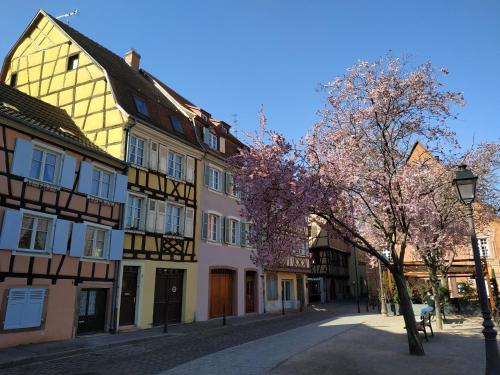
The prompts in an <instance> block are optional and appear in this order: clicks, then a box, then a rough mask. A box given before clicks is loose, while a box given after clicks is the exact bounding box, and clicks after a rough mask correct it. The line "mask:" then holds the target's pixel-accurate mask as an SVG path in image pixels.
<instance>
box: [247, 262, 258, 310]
mask: <svg viewBox="0 0 500 375" xmlns="http://www.w3.org/2000/svg"><path fill="white" fill-rule="evenodd" d="M256 276H257V273H256V272H255V271H247V273H246V274H245V312H246V313H253V312H255V286H256V282H255V280H256Z"/></svg>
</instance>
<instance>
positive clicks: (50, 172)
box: [43, 152, 57, 182]
mask: <svg viewBox="0 0 500 375" xmlns="http://www.w3.org/2000/svg"><path fill="white" fill-rule="evenodd" d="M56 162H57V156H56V155H55V154H52V153H50V152H47V153H46V154H45V168H44V172H43V180H44V181H46V182H54V179H55V174H56Z"/></svg>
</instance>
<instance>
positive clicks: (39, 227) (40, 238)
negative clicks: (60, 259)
mask: <svg viewBox="0 0 500 375" xmlns="http://www.w3.org/2000/svg"><path fill="white" fill-rule="evenodd" d="M36 222H37V224H36V235H35V244H34V246H33V248H34V249H35V250H45V247H46V242H47V233H48V231H49V219H45V218H37V220H36Z"/></svg>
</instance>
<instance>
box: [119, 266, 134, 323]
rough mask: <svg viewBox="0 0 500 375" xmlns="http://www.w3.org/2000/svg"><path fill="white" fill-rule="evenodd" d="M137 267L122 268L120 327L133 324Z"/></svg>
mask: <svg viewBox="0 0 500 375" xmlns="http://www.w3.org/2000/svg"><path fill="white" fill-rule="evenodd" d="M138 274H139V267H136V266H124V267H123V277H122V293H121V302H120V325H122V326H127V325H132V324H135V303H136V297H137V275H138Z"/></svg>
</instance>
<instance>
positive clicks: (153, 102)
mask: <svg viewBox="0 0 500 375" xmlns="http://www.w3.org/2000/svg"><path fill="white" fill-rule="evenodd" d="M40 13H41V14H43V15H45V16H46V17H48V18H50V19H51V20H52V21H53V22H54V23H55V24H56V25H58V26H59V27H60V29H61V30H62V31H63V32H65V33H66V34H67V35H68V37H69V38H70V39H72V40H73V41H74V42H75V43H76V44H78V45H79V46H80V47H81V48H82V49H83V50H84V51H85V52H87V53H88V54H89V55H90V56H91V58H93V59H94V60H95V61H96V62H97V63H98V64H99V65H100V66H101V67H102V68H103V69H104V70H105V71H106V74H107V76H108V78H109V81H110V82H109V83H110V84H111V87H112V89H113V93H114V95H115V99H116V101H117V103H118V105H119V106H120V107H121V108H123V109H124V110H125V112H127V113H128V114H129V115H131V116H134V117H136V118H138V119H140V120H141V122H144V123H146V124H149V125H152V126H153V127H156V128H158V129H160V130H163V131H167V132H168V133H171V134H172V135H173V136H175V137H176V138H180V139H182V140H185V141H187V142H189V143H190V144H192V145H194V146H196V147H199V144H198V142H197V140H196V137H195V134H194V131H193V129H192V126H191V124H190V123H189V122H188V121H187V119H185V118H184V116H183V115H181V114H180V113H179V110H178V109H177V108H176V107H175V105H174V104H172V102H170V101H169V100H168V99H167V98H166V97H165V96H164V95H163V94H162V93H161V92H160V91H159V90H158V88H157V87H155V85H154V82H153V81H152V80H151V79H149V78H148V77H147V76H146V75H145V74H144V72H143V71H142V70H135V69H133V68H131V67H130V66H129V65H128V64H127V63H126V62H125V60H124V59H123V58H122V57H120V56H118V55H117V54H115V53H113V52H112V51H110V50H109V49H107V48H105V47H103V46H102V45H100V44H99V43H97V42H95V41H93V40H92V39H90V38H88V37H87V36H85V35H83V34H81V33H80V32H79V31H77V30H75V29H73V28H72V27H71V26H69V25H67V24H65V23H63V22H61V21H59V20H58V19H56V18H55V17H53V16H51V15H50V14H47V13H46V12H44V11H40ZM134 96H137V97H139V98H142V99H143V100H144V101H145V102H146V107H147V109H148V112H149V116H144V115H143V114H141V113H140V112H139V111H138V109H137V107H136V104H135V99H134ZM172 115H176V116H178V117H179V120H181V124H182V127H183V132H182V133H181V132H177V131H175V130H174V127H173V125H172V122H171V119H170V116H172Z"/></svg>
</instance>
